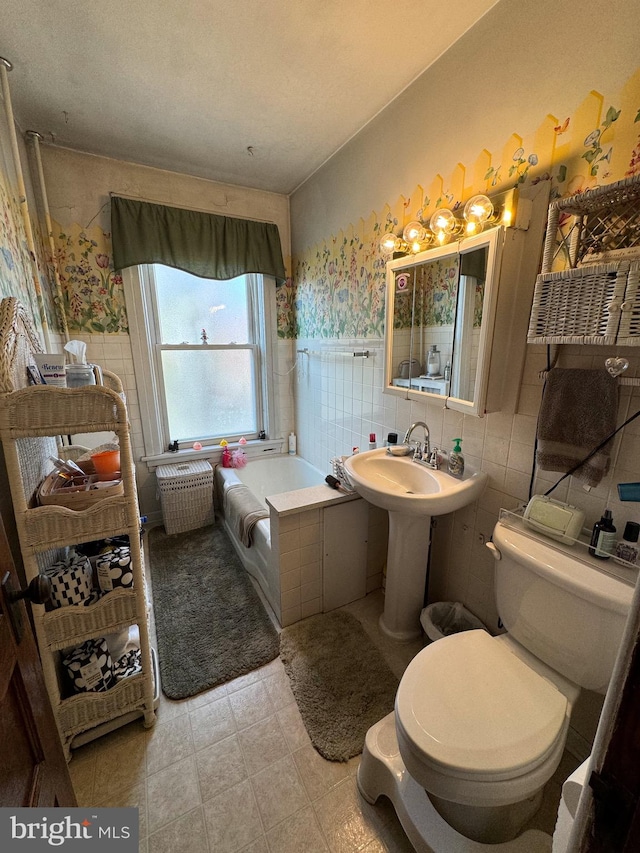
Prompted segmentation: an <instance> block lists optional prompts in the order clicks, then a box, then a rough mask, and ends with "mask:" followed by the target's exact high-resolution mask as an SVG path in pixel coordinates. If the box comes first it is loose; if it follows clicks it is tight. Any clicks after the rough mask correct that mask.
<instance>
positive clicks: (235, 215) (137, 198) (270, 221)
mask: <svg viewBox="0 0 640 853" xmlns="http://www.w3.org/2000/svg"><path fill="white" fill-rule="evenodd" d="M109 197H110V198H126V199H129V200H130V201H143V202H146V203H147V204H162V205H164V206H165V207H175V208H177V209H178V210H192V211H193V212H194V213H212V214H214V216H228V217H229V218H230V219H249V220H250V221H251V222H266V223H267V224H268V225H277V224H278V223H277V222H274V221H273V219H260V218H259V217H258V216H241V215H240V214H239V213H218V211H215V210H206V209H205V208H203V207H192V206H191V205H189V204H174V203H173V202H170V201H160V199H157V198H141V197H140V196H138V195H128V194H127V193H118V192H110V193H109Z"/></svg>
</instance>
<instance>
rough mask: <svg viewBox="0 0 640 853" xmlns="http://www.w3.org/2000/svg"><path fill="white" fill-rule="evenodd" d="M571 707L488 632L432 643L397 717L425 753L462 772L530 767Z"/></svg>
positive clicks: (413, 669)
mask: <svg viewBox="0 0 640 853" xmlns="http://www.w3.org/2000/svg"><path fill="white" fill-rule="evenodd" d="M566 713H567V699H566V697H565V696H564V695H563V694H562V693H560V691H559V690H557V689H556V688H555V687H554V686H553V685H552V684H551V683H550V682H549V681H547V680H546V679H545V678H543V677H542V676H540V675H538V674H537V673H536V672H534V671H533V670H532V669H530V668H529V667H528V666H527V665H526V664H525V663H523V661H521V660H520V659H519V658H517V657H516V656H515V655H514V654H512V652H510V651H509V650H508V649H507V648H505V647H504V644H503V643H500V642H497V641H496V640H495V639H494V638H493V637H491V635H490V634H488V633H487V632H486V631H465V632H463V633H459V634H453V635H451V636H449V637H444V638H443V639H441V640H437V641H436V642H435V643H432V644H431V645H429V646H427V648H426V649H424V650H423V651H422V652H420V653H419V654H418V655H417V656H416V657H415V658H414V659H413V660H412V661H411V663H410V664H409V666H408V667H407V669H406V671H405V674H404V675H403V677H402V680H401V682H400V687H399V688H398V693H397V696H396V720H397V722H398V723H399V725H400V726H401V728H402V730H403V731H404V733H405V734H406V736H407V737H408V738H409V740H410V741H411V742H412V744H413V745H414V747H415V748H416V749H417V750H418V751H419V752H420V753H422V756H423V759H424V760H426V761H428V762H431V763H433V764H435V765H436V766H438V765H439V766H440V767H441V768H443V769H444V768H447V769H448V770H449V771H451V772H453V773H454V774H458V775H462V776H464V775H469V776H474V775H485V774H491V775H498V774H511V773H513V775H516V774H519V773H524V772H526V771H527V770H528V769H533V767H535V766H537V765H538V764H539V763H541V762H542V761H543V760H544V759H545V757H546V756H547V755H548V753H549V752H550V750H551V749H552V747H553V746H554V745H555V742H556V740H557V738H558V737H559V736H560V734H561V732H562V730H563V724H564V721H565V717H566Z"/></svg>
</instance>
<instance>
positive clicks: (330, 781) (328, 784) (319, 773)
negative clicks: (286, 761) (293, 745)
mask: <svg viewBox="0 0 640 853" xmlns="http://www.w3.org/2000/svg"><path fill="white" fill-rule="evenodd" d="M293 760H294V761H295V763H296V767H297V768H298V773H299V774H300V777H301V779H302V782H303V783H304V787H305V788H306V791H307V794H308V795H309V799H310V800H312V801H313V800H317V799H318V797H321V796H323V794H326V793H327V791H330V790H331V788H333V787H335V786H336V785H338V784H339V783H340V782H342V780H343V779H346V778H347V777H348V776H349V766H348V764H347V762H344V761H327V760H326V759H325V758H323V757H322V756H321V755H320V753H319V752H317V751H316V750H315V749H314V748H313V747H312V746H311V745H308V746H303V747H302V749H297V750H296V751H295V752H294V753H293Z"/></svg>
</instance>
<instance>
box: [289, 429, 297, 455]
mask: <svg viewBox="0 0 640 853" xmlns="http://www.w3.org/2000/svg"><path fill="white" fill-rule="evenodd" d="M297 444H298V442H297V439H296V434H295V432H290V433H289V456H295V455H296V450H297Z"/></svg>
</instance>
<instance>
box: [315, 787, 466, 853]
mask: <svg viewBox="0 0 640 853" xmlns="http://www.w3.org/2000/svg"><path fill="white" fill-rule="evenodd" d="M313 808H314V811H315V813H316V816H317V818H318V821H319V823H320V828H321V829H322V831H323V833H324V836H325V838H326V839H327V842H328V844H329V849H330V850H331V851H332V853H351V851H356V850H361V849H362V848H363V847H365V846H366V845H367V844H369V843H370V842H371V841H373V840H374V839H376V838H378V837H379V835H380V831H381V829H382V827H383V826H384V815H380V814H376V811H375V808H374V806H370V805H369V803H367V802H365V801H364V800H363V799H362V797H361V796H360V795H359V794H358V792H357V789H356V783H355V779H353V778H351V777H349V778H348V779H345V781H344V782H341V783H340V784H339V785H337V786H336V787H335V788H332V789H331V790H330V791H329V792H328V793H327V794H325V795H324V796H323V797H320V799H319V800H316V801H315V802H314V803H313ZM452 853H454V851H452Z"/></svg>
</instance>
